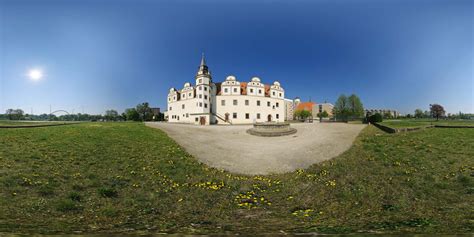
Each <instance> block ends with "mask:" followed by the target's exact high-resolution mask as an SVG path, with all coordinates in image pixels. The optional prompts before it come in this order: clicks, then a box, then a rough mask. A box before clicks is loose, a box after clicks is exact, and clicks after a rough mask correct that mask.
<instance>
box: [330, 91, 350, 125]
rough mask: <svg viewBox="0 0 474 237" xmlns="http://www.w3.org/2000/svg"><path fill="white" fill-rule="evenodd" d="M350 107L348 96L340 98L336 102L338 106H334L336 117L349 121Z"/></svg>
mask: <svg viewBox="0 0 474 237" xmlns="http://www.w3.org/2000/svg"><path fill="white" fill-rule="evenodd" d="M348 108H349V106H348V105H347V97H346V95H344V94H342V95H340V96H339V98H338V99H337V101H336V104H335V105H334V109H333V110H334V115H335V117H336V119H340V120H343V121H347V118H348V116H349V113H350V112H349V109H348Z"/></svg>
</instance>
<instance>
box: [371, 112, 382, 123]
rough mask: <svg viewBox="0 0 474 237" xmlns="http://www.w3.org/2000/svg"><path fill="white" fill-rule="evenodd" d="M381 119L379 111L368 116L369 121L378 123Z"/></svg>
mask: <svg viewBox="0 0 474 237" xmlns="http://www.w3.org/2000/svg"><path fill="white" fill-rule="evenodd" d="M382 121H383V118H382V115H381V114H379V113H376V114H373V115H370V116H369V118H368V122H370V123H380V122H382Z"/></svg>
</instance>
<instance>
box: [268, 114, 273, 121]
mask: <svg viewBox="0 0 474 237" xmlns="http://www.w3.org/2000/svg"><path fill="white" fill-rule="evenodd" d="M267 121H268V122H271V121H272V115H271V114H269V115H268V117H267Z"/></svg>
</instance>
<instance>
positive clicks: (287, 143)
mask: <svg viewBox="0 0 474 237" xmlns="http://www.w3.org/2000/svg"><path fill="white" fill-rule="evenodd" d="M146 125H147V126H150V127H154V128H159V129H161V130H163V131H165V132H166V133H167V134H168V135H169V136H170V137H171V138H173V139H174V140H175V141H176V142H177V143H178V144H180V145H181V146H182V147H183V148H184V149H185V150H186V151H187V152H188V153H190V154H192V155H193V156H194V157H196V158H197V159H199V160H200V161H201V162H203V163H205V164H207V165H209V166H212V167H216V168H220V169H225V170H228V171H230V172H233V173H239V174H251V175H254V174H270V173H285V172H290V171H294V170H296V169H299V168H307V167H309V166H310V165H312V164H314V163H318V162H321V161H324V160H328V159H331V158H333V157H335V156H337V155H339V154H341V153H342V152H344V151H345V150H347V149H349V147H350V146H351V145H352V142H353V141H354V139H355V138H356V137H357V135H358V134H359V132H360V131H361V130H362V129H363V128H364V127H365V125H361V124H343V123H319V122H315V123H302V124H292V125H291V126H292V127H294V128H296V129H297V130H298V132H297V133H296V134H293V135H289V136H283V137H258V136H252V135H249V134H247V133H246V132H245V131H246V130H247V129H248V128H250V127H251V126H250V125H249V126H247V125H245V126H244V125H238V126H223V125H220V126H195V125H186V124H170V123H161V122H150V123H146Z"/></svg>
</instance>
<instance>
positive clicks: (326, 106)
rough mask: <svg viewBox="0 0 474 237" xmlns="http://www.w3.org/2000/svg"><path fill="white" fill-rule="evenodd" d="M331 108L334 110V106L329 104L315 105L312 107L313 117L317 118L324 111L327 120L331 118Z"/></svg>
mask: <svg viewBox="0 0 474 237" xmlns="http://www.w3.org/2000/svg"><path fill="white" fill-rule="evenodd" d="M333 108H334V105H332V104H331V103H317V104H315V105H313V117H317V115H318V113H319V112H322V111H326V113H328V118H332V117H333V113H332V109H333Z"/></svg>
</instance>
